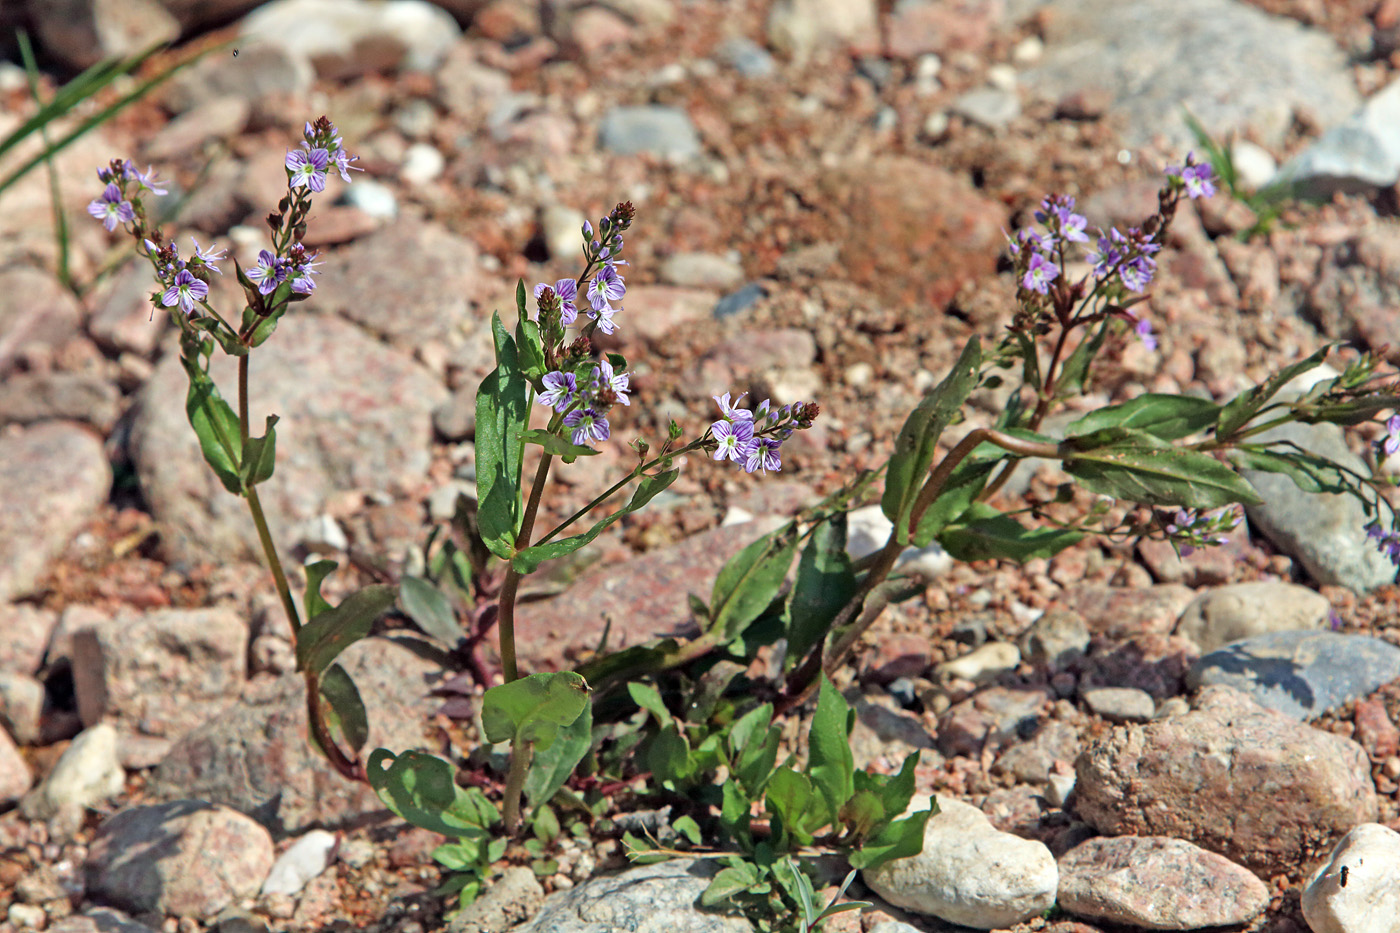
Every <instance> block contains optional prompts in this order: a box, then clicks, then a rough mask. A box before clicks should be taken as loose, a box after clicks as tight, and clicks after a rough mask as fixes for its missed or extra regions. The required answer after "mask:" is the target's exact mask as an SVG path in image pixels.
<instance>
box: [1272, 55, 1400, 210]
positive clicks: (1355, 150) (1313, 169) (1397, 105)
mask: <svg viewBox="0 0 1400 933" xmlns="http://www.w3.org/2000/svg"><path fill="white" fill-rule="evenodd" d="M1279 174H1280V176H1281V177H1283V178H1285V179H1287V180H1288V181H1289V182H1290V183H1291V184H1292V185H1293V186H1294V190H1295V191H1296V192H1297V193H1298V194H1300V195H1303V196H1306V197H1311V198H1320V199H1328V198H1331V197H1332V196H1333V195H1334V194H1338V193H1342V194H1356V193H1360V192H1373V191H1375V190H1376V189H1377V188H1387V187H1389V186H1391V185H1393V184H1395V182H1396V181H1397V180H1400V81H1392V82H1391V83H1390V84H1388V85H1386V86H1385V87H1384V88H1383V89H1381V90H1380V91H1378V92H1377V93H1375V94H1372V95H1371V96H1370V97H1369V98H1368V99H1367V100H1366V103H1365V104H1363V105H1362V106H1361V108H1360V109H1359V110H1357V111H1356V112H1355V113H1354V114H1352V115H1351V116H1350V117H1348V118H1347V120H1346V122H1344V123H1342V124H1341V125H1340V126H1334V127H1332V129H1330V130H1328V131H1327V132H1326V133H1323V134H1322V136H1321V137H1319V138H1318V139H1315V140H1313V142H1311V143H1310V144H1309V145H1308V146H1307V148H1305V149H1304V150H1303V151H1302V152H1300V153H1298V155H1296V156H1294V157H1293V158H1292V159H1290V160H1289V161H1288V163H1287V164H1286V165H1284V167H1283V170H1282V171H1281V172H1280V173H1279Z"/></svg>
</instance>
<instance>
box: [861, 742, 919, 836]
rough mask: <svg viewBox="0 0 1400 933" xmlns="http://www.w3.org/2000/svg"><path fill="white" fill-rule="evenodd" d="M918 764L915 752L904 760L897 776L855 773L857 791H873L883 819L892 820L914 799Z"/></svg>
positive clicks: (917, 756) (917, 754)
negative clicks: (877, 797) (915, 773)
mask: <svg viewBox="0 0 1400 933" xmlns="http://www.w3.org/2000/svg"><path fill="white" fill-rule="evenodd" d="M918 764H919V753H918V752H915V753H914V754H912V755H908V756H906V757H905V759H904V764H903V766H901V767H900V769H899V773H898V774H870V773H869V772H866V771H857V772H856V773H855V779H856V780H855V787H856V790H857V791H862V790H869V791H873V792H874V793H875V794H877V795H878V796H879V798H880V805H881V806H882V807H884V810H885V817H886V818H887V819H893V818H894V817H897V816H899V815H900V814H901V813H903V812H904V811H905V809H906V808H908V806H909V801H910V800H912V799H913V798H914V771H915V769H916V768H917V767H918Z"/></svg>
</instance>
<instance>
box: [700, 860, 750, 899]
mask: <svg viewBox="0 0 1400 933" xmlns="http://www.w3.org/2000/svg"><path fill="white" fill-rule="evenodd" d="M757 884H758V872H757V871H756V870H755V869H753V868H752V867H751V866H749V865H745V866H744V868H721V869H720V870H719V874H717V875H715V876H714V878H713V879H711V881H710V885H709V887H707V888H705V891H704V893H702V894H701V895H700V906H702V907H714V906H715V905H716V904H720V903H723V902H724V901H727V900H729V899H730V898H731V897H733V896H734V895H736V894H743V893H744V892H746V891H748V890H749V889H750V888H752V887H754V886H755V885H757Z"/></svg>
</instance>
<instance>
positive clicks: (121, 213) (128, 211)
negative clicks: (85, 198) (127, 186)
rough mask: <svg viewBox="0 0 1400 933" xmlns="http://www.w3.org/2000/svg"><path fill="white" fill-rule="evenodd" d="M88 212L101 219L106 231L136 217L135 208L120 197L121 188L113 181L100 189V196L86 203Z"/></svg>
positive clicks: (110, 230)
mask: <svg viewBox="0 0 1400 933" xmlns="http://www.w3.org/2000/svg"><path fill="white" fill-rule="evenodd" d="M88 213H89V214H91V215H92V216H94V217H96V218H97V219H98V220H100V221H102V226H104V227H106V228H107V232H108V233H111V232H112V231H113V230H115V229H117V224H119V223H120V224H125V223H131V221H133V220H135V219H136V209H135V208H134V207H132V206H131V202H130V201H127V200H125V199H124V198H123V197H122V189H121V188H119V187H117V185H116V183H115V182H111V183H109V184H108V185H107V187H106V188H104V189H102V196H101V197H100V198H98V199H97V200H95V201H93V202H92V203H91V204H89V205H88Z"/></svg>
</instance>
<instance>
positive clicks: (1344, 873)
mask: <svg viewBox="0 0 1400 933" xmlns="http://www.w3.org/2000/svg"><path fill="white" fill-rule="evenodd" d="M1338 874H1340V875H1341V876H1342V877H1341V879H1340V880H1339V881H1338V882H1337V883H1338V884H1340V885H1341V886H1342V887H1346V886H1347V867H1346V866H1345V865H1343V866H1342V870H1341V871H1340V872H1338Z"/></svg>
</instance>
